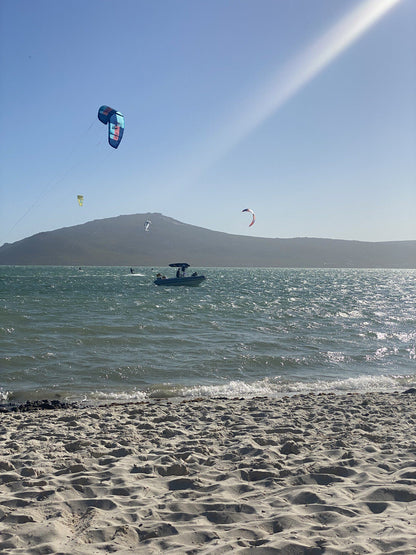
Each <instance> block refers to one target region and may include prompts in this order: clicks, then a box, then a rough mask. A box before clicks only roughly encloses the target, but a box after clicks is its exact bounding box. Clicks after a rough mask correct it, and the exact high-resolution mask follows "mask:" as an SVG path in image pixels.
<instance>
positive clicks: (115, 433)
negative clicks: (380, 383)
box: [0, 391, 416, 555]
mask: <svg viewBox="0 0 416 555" xmlns="http://www.w3.org/2000/svg"><path fill="white" fill-rule="evenodd" d="M0 417H1V424H0V438H1V447H0V551H1V552H2V553H10V554H16V553H21V554H32V553H33V554H34V553H39V554H40V553H60V554H68V555H76V554H93V553H94V554H95V553H97V554H98V553H146V554H153V553H162V552H165V551H168V552H170V553H178V554H179V553H180V554H183V553H210V554H223V553H227V552H230V551H234V552H237V553H256V554H257V553H258V554H262V553H279V554H293V555H297V554H318V553H328V554H332V553H333V554H335V553H337V554H349V553H351V554H353V553H354V554H360V553H371V554H375V553H390V554H396V555H398V554H404V553H406V554H407V553H408V554H410V553H415V552H416V392H414V391H413V392H409V393H368V394H350V395H298V396H294V397H285V398H282V399H277V400H270V399H267V398H255V399H251V400H242V399H231V400H230V399H214V400H212V399H211V400H207V399H203V400H202V399H201V400H195V401H187V402H174V401H170V400H158V401H154V402H148V403H136V404H125V405H112V406H104V407H89V408H88V407H86V408H73V407H72V408H58V409H56V410H35V411H30V412H8V413H3V414H1V415H0Z"/></svg>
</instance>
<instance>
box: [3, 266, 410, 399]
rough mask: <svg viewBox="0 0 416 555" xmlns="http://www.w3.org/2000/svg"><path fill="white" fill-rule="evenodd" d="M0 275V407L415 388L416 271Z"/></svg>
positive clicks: (46, 270)
mask: <svg viewBox="0 0 416 555" xmlns="http://www.w3.org/2000/svg"><path fill="white" fill-rule="evenodd" d="M157 270H165V269H162V268H155V269H154V270H152V269H151V268H136V274H134V275H132V274H130V272H129V268H115V267H90V268H83V269H82V270H81V271H80V270H78V268H71V267H47V266H44V267H19V266H15V267H13V266H6V267H4V266H3V267H0V346H1V357H0V366H1V368H0V399H3V400H17V401H21V400H26V399H38V398H48V399H55V398H61V399H69V400H80V399H87V400H93V399H97V400H109V399H111V400H114V399H120V400H134V399H144V398H146V397H160V396H179V397H192V396H196V397H200V396H229V397H235V396H252V395H269V396H280V395H282V394H286V393H290V392H307V391H315V392H319V391H353V390H355V391H360V390H385V389H399V390H400V389H402V388H405V387H410V386H416V294H415V293H416V271H415V270H314V269H307V270H301V269H300V270H299V269H294V270H292V269H287V270H285V269H274V268H273V269H263V268H262V269H235V268H234V269H224V268H216V269H214V268H209V269H206V270H204V269H199V268H198V271H199V273H202V272H201V270H204V272H203V273H205V275H206V276H207V281H206V282H205V283H204V284H203V285H202V286H201V287H196V288H184V287H176V288H162V287H157V286H155V285H153V279H154V276H155V273H156V271H157Z"/></svg>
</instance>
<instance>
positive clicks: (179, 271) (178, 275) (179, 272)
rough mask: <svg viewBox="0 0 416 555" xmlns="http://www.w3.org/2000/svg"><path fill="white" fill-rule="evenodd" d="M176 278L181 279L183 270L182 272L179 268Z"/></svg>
mask: <svg viewBox="0 0 416 555" xmlns="http://www.w3.org/2000/svg"><path fill="white" fill-rule="evenodd" d="M176 277H177V278H180V277H181V270H180V268H178V269H177V270H176Z"/></svg>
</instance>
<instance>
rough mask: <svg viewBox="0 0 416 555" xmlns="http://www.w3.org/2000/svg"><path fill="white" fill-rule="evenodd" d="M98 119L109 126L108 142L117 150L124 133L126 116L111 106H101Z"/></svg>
mask: <svg viewBox="0 0 416 555" xmlns="http://www.w3.org/2000/svg"><path fill="white" fill-rule="evenodd" d="M98 119H99V120H100V121H101V122H102V123H104V125H107V124H108V142H109V144H110V146H112V147H113V148H117V147H118V146H119V144H120V142H121V139H122V137H123V133H124V116H123V114H120V112H117V111H116V110H114V109H113V108H110V106H101V108H100V109H99V110H98Z"/></svg>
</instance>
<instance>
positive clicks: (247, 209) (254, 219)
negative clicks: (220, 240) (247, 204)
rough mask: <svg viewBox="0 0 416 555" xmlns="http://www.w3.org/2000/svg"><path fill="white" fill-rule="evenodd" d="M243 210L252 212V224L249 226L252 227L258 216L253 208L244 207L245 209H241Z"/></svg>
mask: <svg viewBox="0 0 416 555" xmlns="http://www.w3.org/2000/svg"><path fill="white" fill-rule="evenodd" d="M241 212H250V214H251V215H252V216H253V219H252V220H251V224H250V225H249V226H248V227H251V226H252V225H253V224H254V222H255V221H256V216H255V215H254V212H253V210H252V209H251V208H244V210H241Z"/></svg>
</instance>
